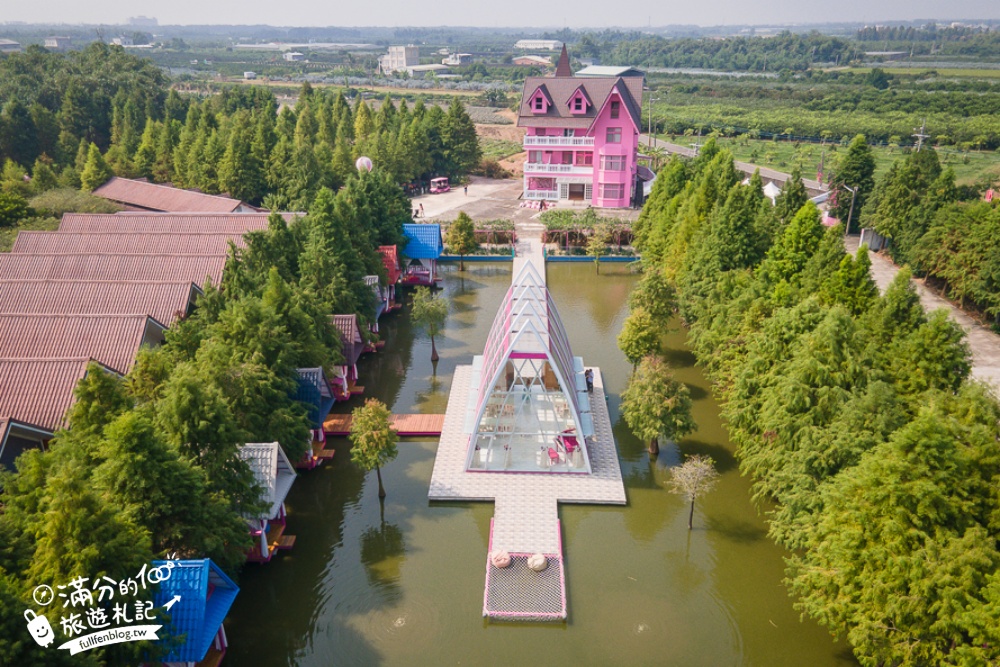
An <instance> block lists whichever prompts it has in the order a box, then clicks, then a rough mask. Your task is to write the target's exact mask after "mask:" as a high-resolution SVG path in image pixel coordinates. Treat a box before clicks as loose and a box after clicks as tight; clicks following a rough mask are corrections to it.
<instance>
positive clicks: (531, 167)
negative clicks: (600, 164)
mask: <svg viewBox="0 0 1000 667" xmlns="http://www.w3.org/2000/svg"><path fill="white" fill-rule="evenodd" d="M524 173H526V174H539V173H545V174H593V173H594V168H593V167H592V166H589V165H588V166H583V165H580V166H577V165H575V164H549V163H545V162H526V163H525V164H524Z"/></svg>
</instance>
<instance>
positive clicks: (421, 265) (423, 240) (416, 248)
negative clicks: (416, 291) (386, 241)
mask: <svg viewBox="0 0 1000 667" xmlns="http://www.w3.org/2000/svg"><path fill="white" fill-rule="evenodd" d="M403 234H405V235H406V238H407V239H409V241H408V243H407V244H406V248H405V249H404V250H403V254H405V255H406V257H407V259H408V264H407V266H406V270H405V271H404V272H403V284H405V285H428V286H433V285H434V284H435V283H436V282H437V280H438V277H437V260H438V258H439V257H440V256H441V255H442V253H443V252H444V241H443V240H442V239H441V225H439V224H437V223H427V224H414V223H407V224H404V225H403Z"/></svg>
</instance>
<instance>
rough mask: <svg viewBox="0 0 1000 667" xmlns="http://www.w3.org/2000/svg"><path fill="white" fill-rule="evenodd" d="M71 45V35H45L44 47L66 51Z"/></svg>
mask: <svg viewBox="0 0 1000 667" xmlns="http://www.w3.org/2000/svg"><path fill="white" fill-rule="evenodd" d="M72 46H73V38H71V37H46V38H45V48H47V49H50V50H52V51H66V50H68V49H69V48H71V47H72Z"/></svg>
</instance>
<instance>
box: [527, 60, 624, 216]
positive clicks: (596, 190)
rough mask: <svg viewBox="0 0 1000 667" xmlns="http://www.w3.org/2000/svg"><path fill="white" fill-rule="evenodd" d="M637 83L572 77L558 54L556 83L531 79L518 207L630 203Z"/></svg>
mask: <svg viewBox="0 0 1000 667" xmlns="http://www.w3.org/2000/svg"><path fill="white" fill-rule="evenodd" d="M642 83H643V78H642V77H641V76H613V77H583V76H573V72H572V71H571V70H570V67H569V57H568V56H567V54H566V47H565V46H564V47H563V50H562V55H561V56H560V57H559V64H558V66H557V67H556V74H555V76H554V77H529V78H528V79H526V80H525V82H524V90H523V92H522V93H521V107H520V110H519V112H518V119H517V124H518V127H524V128H527V134H526V135H525V137H524V149H525V150H526V151H527V152H528V160H527V162H526V163H525V165H524V199H536V200H538V199H545V200H555V199H567V200H573V201H585V202H589V203H590V204H591V205H592V206H594V207H600V208H622V207H627V206H629V205H630V204H631V203H632V202H633V197H634V196H635V190H636V188H637V187H641V186H640V185H638V184H637V177H636V174H637V167H638V165H637V163H636V158H637V157H638V152H639V129H640V127H641V125H642V121H641V117H640V115H641V108H642V106H641V105H642Z"/></svg>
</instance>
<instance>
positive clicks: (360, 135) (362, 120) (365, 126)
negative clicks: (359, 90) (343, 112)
mask: <svg viewBox="0 0 1000 667" xmlns="http://www.w3.org/2000/svg"><path fill="white" fill-rule="evenodd" d="M374 130H375V124H374V122H373V121H372V114H371V110H370V109H369V108H368V105H367V104H365V102H364V100H362V101H361V102H360V103H359V104H358V108H357V110H356V111H355V112H354V141H355V142H356V143H362V142H364V141H365V140H366V139H368V137H369V136H371V133H372V132H373V131H374Z"/></svg>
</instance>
